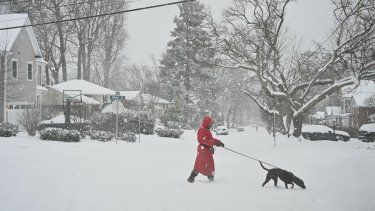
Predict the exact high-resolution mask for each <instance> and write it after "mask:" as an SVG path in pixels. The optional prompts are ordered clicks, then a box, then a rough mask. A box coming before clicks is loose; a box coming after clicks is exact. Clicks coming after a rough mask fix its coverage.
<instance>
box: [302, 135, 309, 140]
mask: <svg viewBox="0 0 375 211" xmlns="http://www.w3.org/2000/svg"><path fill="white" fill-rule="evenodd" d="M303 137H304V138H305V139H307V140H310V141H311V138H310V136H308V135H304V136H303Z"/></svg>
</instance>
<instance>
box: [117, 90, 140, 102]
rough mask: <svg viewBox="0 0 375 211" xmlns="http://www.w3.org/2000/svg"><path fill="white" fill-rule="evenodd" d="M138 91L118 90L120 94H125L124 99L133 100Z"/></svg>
mask: <svg viewBox="0 0 375 211" xmlns="http://www.w3.org/2000/svg"><path fill="white" fill-rule="evenodd" d="M139 93H140V91H120V95H121V96H125V100H134V98H136V97H137V96H138V95H139Z"/></svg>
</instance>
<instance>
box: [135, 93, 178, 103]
mask: <svg viewBox="0 0 375 211" xmlns="http://www.w3.org/2000/svg"><path fill="white" fill-rule="evenodd" d="M141 96H142V100H143V102H144V103H146V104H150V103H155V104H170V103H171V102H169V101H168V100H164V99H162V98H160V97H156V96H153V95H151V94H142V95H141Z"/></svg>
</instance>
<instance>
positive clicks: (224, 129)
mask: <svg viewBox="0 0 375 211" xmlns="http://www.w3.org/2000/svg"><path fill="white" fill-rule="evenodd" d="M215 133H216V135H228V134H229V131H228V128H227V126H219V127H217V128H216V129H215Z"/></svg>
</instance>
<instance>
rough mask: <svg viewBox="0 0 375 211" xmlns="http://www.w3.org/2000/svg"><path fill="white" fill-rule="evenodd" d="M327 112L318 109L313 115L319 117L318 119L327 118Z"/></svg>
mask: <svg viewBox="0 0 375 211" xmlns="http://www.w3.org/2000/svg"><path fill="white" fill-rule="evenodd" d="M325 116H326V115H325V113H324V111H317V112H316V113H315V114H314V115H312V117H314V118H317V119H324V118H325Z"/></svg>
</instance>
